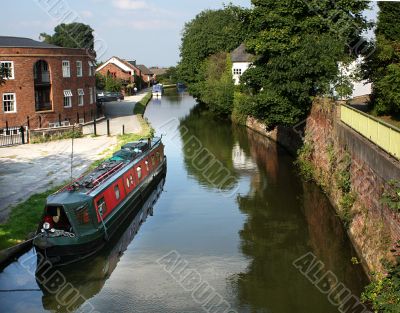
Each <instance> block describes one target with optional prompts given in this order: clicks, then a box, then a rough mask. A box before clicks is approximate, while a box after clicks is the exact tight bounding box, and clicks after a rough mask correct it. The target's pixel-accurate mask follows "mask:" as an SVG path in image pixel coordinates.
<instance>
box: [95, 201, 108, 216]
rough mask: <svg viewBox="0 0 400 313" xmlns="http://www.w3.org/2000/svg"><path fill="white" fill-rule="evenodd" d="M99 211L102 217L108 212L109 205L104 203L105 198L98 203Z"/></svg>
mask: <svg viewBox="0 0 400 313" xmlns="http://www.w3.org/2000/svg"><path fill="white" fill-rule="evenodd" d="M97 211H98V212H99V214H100V215H101V216H103V215H104V214H105V213H106V212H107V205H106V202H105V201H104V197H103V198H101V199H99V200H98V201H97Z"/></svg>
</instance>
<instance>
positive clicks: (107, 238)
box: [99, 214, 110, 241]
mask: <svg viewBox="0 0 400 313" xmlns="http://www.w3.org/2000/svg"><path fill="white" fill-rule="evenodd" d="M99 216H100V219H101V223H102V224H103V227H104V234H105V235H106V240H107V241H108V240H110V238H109V237H108V233H107V227H106V224H104V220H103V216H102V215H101V214H99Z"/></svg>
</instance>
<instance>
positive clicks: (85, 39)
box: [40, 23, 94, 51]
mask: <svg viewBox="0 0 400 313" xmlns="http://www.w3.org/2000/svg"><path fill="white" fill-rule="evenodd" d="M40 36H41V37H42V38H43V39H44V42H47V43H49V44H53V45H57V46H60V47H66V48H84V49H87V50H91V51H93V49H94V37H93V29H92V28H91V27H90V26H89V25H86V24H83V23H70V24H64V23H62V24H60V25H57V26H56V27H55V28H54V34H53V35H49V34H46V33H41V34H40Z"/></svg>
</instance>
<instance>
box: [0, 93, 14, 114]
mask: <svg viewBox="0 0 400 313" xmlns="http://www.w3.org/2000/svg"><path fill="white" fill-rule="evenodd" d="M4 96H13V100H5V99H4ZM5 101H13V111H6V110H5V107H4V102H5ZM2 104H3V112H4V113H6V114H8V113H17V96H16V94H15V93H14V92H6V93H3V95H2Z"/></svg>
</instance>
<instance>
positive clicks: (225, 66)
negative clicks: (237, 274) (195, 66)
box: [192, 52, 234, 115]
mask: <svg viewBox="0 0 400 313" xmlns="http://www.w3.org/2000/svg"><path fill="white" fill-rule="evenodd" d="M200 75H201V76H202V77H203V79H202V80H201V81H200V82H198V83H196V84H194V85H193V86H192V89H194V90H196V93H197V94H198V95H199V99H200V101H202V102H204V103H205V104H207V105H208V107H209V109H210V110H211V111H213V112H215V113H216V114H218V115H229V114H230V113H231V112H232V107H233V94H234V84H233V78H232V62H231V60H230V55H229V53H226V52H220V53H217V54H214V55H212V56H210V57H208V58H207V59H206V60H204V61H203V64H202V66H201V70H200Z"/></svg>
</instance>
